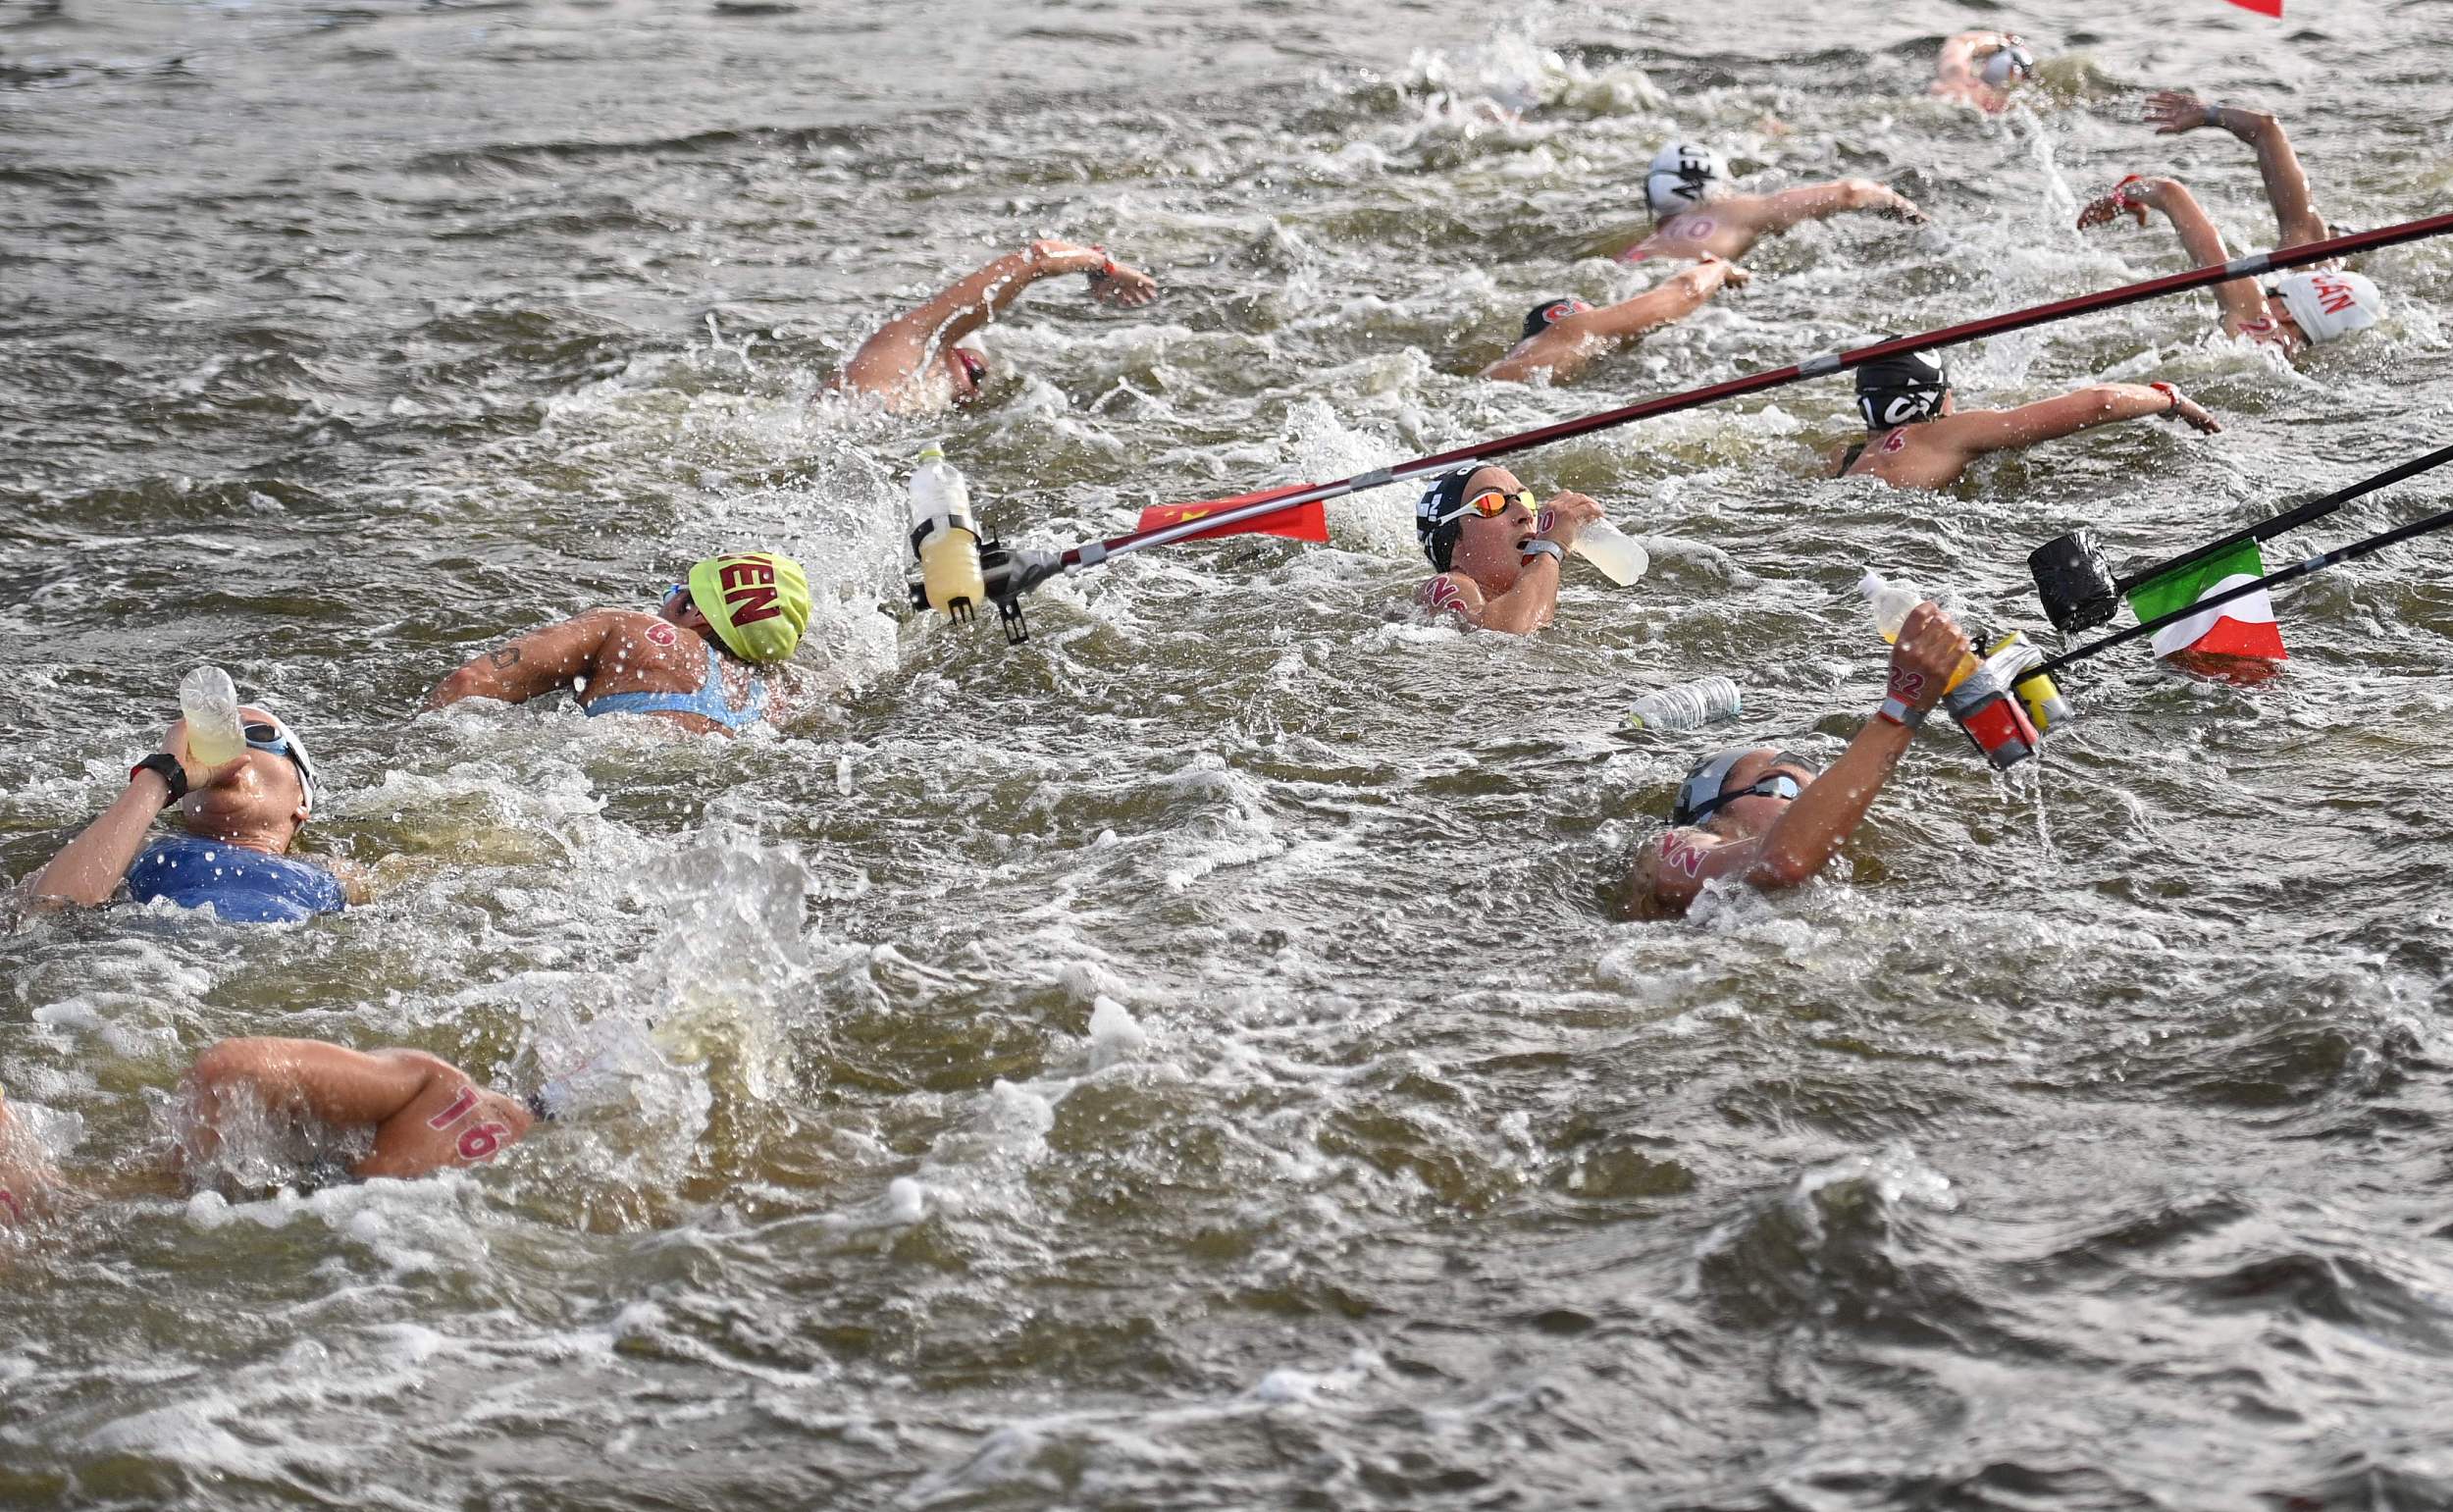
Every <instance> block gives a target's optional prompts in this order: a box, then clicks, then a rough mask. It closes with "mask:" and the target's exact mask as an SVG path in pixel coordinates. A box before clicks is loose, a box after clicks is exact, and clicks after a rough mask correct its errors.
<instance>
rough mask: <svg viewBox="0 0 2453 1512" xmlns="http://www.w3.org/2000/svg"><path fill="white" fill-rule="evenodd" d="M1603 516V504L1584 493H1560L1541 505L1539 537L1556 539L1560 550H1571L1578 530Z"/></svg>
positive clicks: (1547, 539) (1541, 538)
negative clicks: (1597, 502) (1595, 501)
mask: <svg viewBox="0 0 2453 1512" xmlns="http://www.w3.org/2000/svg"><path fill="white" fill-rule="evenodd" d="M1599 518H1601V506H1600V505H1599V504H1596V503H1594V502H1593V501H1592V499H1590V498H1588V497H1586V496H1585V495H1582V494H1559V495H1552V497H1551V499H1550V501H1549V502H1548V503H1546V504H1543V505H1542V506H1541V530H1540V533H1539V539H1540V540H1543V541H1555V542H1557V543H1558V547H1559V549H1560V550H1562V551H1565V550H1571V549H1573V548H1574V547H1575V545H1576V535H1577V532H1579V531H1581V530H1583V529H1584V528H1585V527H1586V526H1588V525H1590V524H1592V522H1593V521H1595V520H1597V519H1599Z"/></svg>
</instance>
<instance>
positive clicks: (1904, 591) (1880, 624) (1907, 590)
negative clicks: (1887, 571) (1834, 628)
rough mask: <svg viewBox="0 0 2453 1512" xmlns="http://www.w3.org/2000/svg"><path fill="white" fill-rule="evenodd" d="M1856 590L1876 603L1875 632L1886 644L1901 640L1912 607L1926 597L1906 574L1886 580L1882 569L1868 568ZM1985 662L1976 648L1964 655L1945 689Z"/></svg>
mask: <svg viewBox="0 0 2453 1512" xmlns="http://www.w3.org/2000/svg"><path fill="white" fill-rule="evenodd" d="M1856 591H1857V592H1858V593H1860V594H1863V595H1864V596H1865V599H1866V601H1867V602H1868V603H1870V604H1871V605H1872V606H1873V610H1874V633H1875V634H1876V635H1879V636H1881V637H1882V639H1883V644H1884V645H1886V646H1897V645H1899V644H1900V627H1901V626H1902V625H1903V624H1905V623H1906V622H1907V615H1908V611H1909V610H1910V609H1913V608H1915V607H1916V606H1917V605H1918V604H1920V603H1922V602H1924V601H1925V596H1924V594H1923V593H1921V592H1920V591H1918V589H1917V587H1916V585H1915V584H1913V583H1911V582H1909V581H1908V580H1907V579H1905V578H1898V579H1894V580H1890V581H1886V580H1885V579H1884V578H1883V575H1882V574H1881V573H1879V572H1868V573H1866V574H1865V576H1864V577H1862V578H1860V579H1858V580H1857V585H1856ZM1982 665H1984V663H1983V662H1982V661H1980V660H1978V659H1977V657H1976V653H1975V652H1972V651H1971V652H1968V653H1967V654H1966V655H1964V656H1961V657H1960V658H1959V664H1958V667H1957V670H1955V671H1953V672H1952V674H1951V680H1950V681H1949V682H1947V683H1944V684H1943V685H1942V691H1943V692H1945V693H1948V692H1950V691H1951V690H1952V689H1954V688H1956V687H1957V686H1958V685H1959V684H1961V683H1963V682H1965V681H1967V679H1968V677H1969V676H1970V675H1972V674H1973V673H1974V672H1975V670H1976V669H1977V668H1978V667H1980V666H1982Z"/></svg>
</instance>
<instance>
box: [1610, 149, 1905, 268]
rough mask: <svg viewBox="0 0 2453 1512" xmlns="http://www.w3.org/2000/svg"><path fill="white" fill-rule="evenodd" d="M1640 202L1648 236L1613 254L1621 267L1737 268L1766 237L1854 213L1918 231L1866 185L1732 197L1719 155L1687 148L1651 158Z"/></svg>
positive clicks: (1893, 197) (1886, 194)
mask: <svg viewBox="0 0 2453 1512" xmlns="http://www.w3.org/2000/svg"><path fill="white" fill-rule="evenodd" d="M1644 199H1645V201H1646V202H1647V203H1648V204H1649V205H1650V206H1651V208H1652V222H1653V225H1652V235H1648V236H1646V237H1644V239H1643V240H1642V241H1639V242H1637V243H1636V244H1635V245H1634V246H1631V247H1629V248H1627V249H1626V250H1625V251H1623V252H1620V253H1619V254H1618V260H1619V261H1620V262H1623V263H1640V262H1644V260H1646V259H1648V258H1653V257H1701V256H1703V255H1704V254H1705V253H1707V252H1708V253H1710V254H1711V255H1712V256H1714V257H1719V258H1724V259H1726V260H1728V261H1730V262H1736V261H1737V260H1738V259H1739V258H1741V257H1744V256H1746V254H1747V253H1748V250H1749V249H1751V248H1752V247H1753V245H1754V243H1755V242H1757V241H1760V240H1761V239H1762V238H1764V237H1765V236H1769V235H1776V234H1778V233H1780V232H1784V231H1788V230H1790V229H1791V228H1792V227H1795V226H1798V225H1801V224H1802V223H1803V222H1806V221H1819V220H1823V219H1825V218H1826V217H1829V216H1835V215H1843V214H1846V213H1848V212H1851V211H1856V210H1869V211H1872V212H1873V213H1874V214H1876V215H1881V216H1887V217H1889V218H1890V219H1892V220H1895V221H1905V222H1906V223H1907V224H1908V225H1910V226H1922V225H1924V224H1925V212H1924V211H1922V210H1919V209H1917V208H1916V207H1915V206H1914V205H1912V204H1910V203H1908V201H1907V200H1905V198H1903V197H1901V196H1900V195H1898V194H1895V193H1893V192H1892V191H1891V190H1889V189H1886V188H1884V187H1883V186H1882V185H1881V184H1879V183H1876V182H1873V181H1872V180H1871V179H1840V180H1835V181H1834V182H1830V183H1809V184H1807V185H1805V186H1804V187H1802V188H1795V189H1784V190H1782V191H1781V192H1780V193H1777V194H1740V193H1737V192H1735V191H1734V190H1732V189H1731V188H1730V186H1729V173H1728V170H1727V169H1725V168H1723V167H1722V166H1721V160H1720V158H1719V156H1718V155H1717V154H1715V153H1713V152H1712V151H1710V150H1709V149H1707V148H1703V147H1697V146H1695V145H1692V144H1691V143H1687V142H1672V143H1670V144H1669V145H1668V146H1666V147H1663V148H1662V149H1661V150H1660V152H1659V154H1658V155H1656V156H1655V157H1654V158H1653V159H1652V171H1651V172H1650V173H1648V174H1646V175H1645V176H1644Z"/></svg>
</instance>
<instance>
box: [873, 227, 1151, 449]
mask: <svg viewBox="0 0 2453 1512" xmlns="http://www.w3.org/2000/svg"><path fill="white" fill-rule="evenodd" d="M1069 273H1078V274H1080V275H1081V276H1082V277H1083V279H1084V280H1085V281H1086V282H1087V283H1088V285H1089V288H1090V297H1092V298H1093V299H1096V300H1098V301H1100V302H1101V303H1103V304H1113V305H1118V306H1120V307H1122V308H1125V309H1136V308H1139V307H1140V306H1142V305H1146V304H1148V303H1150V302H1151V301H1152V300H1154V299H1156V298H1157V297H1158V293H1159V286H1158V281H1157V280H1155V279H1153V278H1151V277H1150V276H1149V275H1148V274H1146V273H1143V272H1142V271H1141V270H1140V269H1138V268H1128V267H1126V266H1124V265H1123V264H1122V263H1120V262H1118V261H1116V259H1114V258H1112V257H1110V256H1108V255H1107V249H1106V248H1104V247H1095V246H1075V245H1074V244H1072V243H1071V242H1070V241H1034V242H1032V243H1031V244H1030V245H1029V246H1027V247H1024V248H1023V249H1022V250H1021V251H1018V252H1009V253H1007V254H1006V255H1005V256H1003V257H1000V258H998V259H996V260H995V261H994V262H991V263H989V264H987V265H986V266H985V267H982V268H980V269H979V270H978V271H977V272H974V273H970V274H966V275H965V276H964V277H963V278H962V279H960V280H958V281H957V282H956V283H954V284H953V285H951V286H950V287H947V288H946V289H945V291H944V292H942V293H940V294H938V295H937V296H936V297H934V298H932V299H930V300H928V301H927V302H926V303H925V304H922V305H920V306H919V307H918V308H917V309H914V310H912V311H910V312H909V313H907V314H903V315H898V316H896V317H895V318H894V319H892V320H890V321H888V322H886V324H885V325H884V326H882V327H880V328H879V329H878V331H877V333H876V335H874V336H872V337H870V338H869V339H867V340H865V341H862V342H861V346H860V349H859V350H857V351H855V352H854V353H853V354H852V356H851V357H850V359H849V360H847V361H846V362H845V363H844V365H843V371H842V372H841V373H839V374H837V375H836V376H835V378H834V379H833V380H831V382H832V383H833V384H834V385H836V386H839V387H841V388H843V389H846V390H850V391H856V392H860V393H866V394H872V395H875V396H876V397H878V398H880V399H882V400H884V401H885V403H886V407H887V408H889V409H891V410H894V411H895V412H897V413H899V414H919V415H924V414H933V413H935V412H937V411H938V410H942V409H944V408H946V407H947V406H948V405H952V404H968V403H972V402H974V401H976V400H977V399H978V398H979V397H980V395H981V394H982V392H983V391H984V390H985V386H986V384H987V382H988V374H989V365H988V355H987V353H986V352H984V351H982V350H980V348H979V347H978V345H977V344H976V343H971V344H966V343H969V342H970V339H971V337H972V336H973V335H975V334H976V333H977V332H978V331H979V330H980V328H982V327H983V326H986V325H987V324H989V323H990V322H991V321H994V320H995V319H996V318H997V317H998V316H1000V315H1002V314H1004V313H1005V311H1006V310H1007V309H1008V308H1010V307H1011V306H1012V305H1013V303H1014V301H1016V300H1017V299H1019V298H1020V297H1021V296H1022V294H1023V292H1024V291H1025V290H1026V289H1028V288H1029V287H1031V286H1032V285H1033V284H1036V283H1038V282H1039V281H1040V280H1042V279H1052V278H1059V277H1062V276H1064V275H1066V274H1069Z"/></svg>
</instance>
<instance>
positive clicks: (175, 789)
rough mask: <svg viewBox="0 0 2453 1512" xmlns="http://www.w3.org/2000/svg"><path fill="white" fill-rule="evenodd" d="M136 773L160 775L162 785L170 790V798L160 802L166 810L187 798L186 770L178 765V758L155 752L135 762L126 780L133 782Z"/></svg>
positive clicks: (164, 752) (167, 753) (165, 752)
mask: <svg viewBox="0 0 2453 1512" xmlns="http://www.w3.org/2000/svg"><path fill="white" fill-rule="evenodd" d="M138 772H155V773H158V774H160V776H161V778H162V785H163V786H165V787H167V788H169V789H170V790H171V796H170V797H168V798H166V799H164V800H162V807H163V808H169V807H170V806H171V805H173V804H175V803H178V802H179V801H180V800H181V799H183V798H185V797H186V796H187V768H185V767H183V766H182V765H180V764H179V757H177V756H173V755H171V754H170V753H169V752H167V751H157V752H155V753H154V754H153V755H151V756H147V757H145V758H144V759H143V760H141V761H139V762H137V763H136V764H135V765H133V766H131V767H130V768H129V769H128V780H129V781H130V782H133V781H135V780H136V774H137V773H138Z"/></svg>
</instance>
